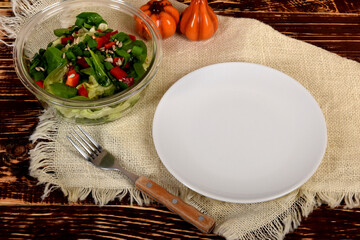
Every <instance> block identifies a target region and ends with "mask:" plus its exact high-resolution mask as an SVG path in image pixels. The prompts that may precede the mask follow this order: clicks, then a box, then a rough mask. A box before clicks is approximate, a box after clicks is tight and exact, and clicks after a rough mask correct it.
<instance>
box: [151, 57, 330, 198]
mask: <svg viewBox="0 0 360 240" xmlns="http://www.w3.org/2000/svg"><path fill="white" fill-rule="evenodd" d="M153 138H154V143H155V147H156V150H157V153H158V155H159V157H160V159H161V161H162V162H163V164H164V165H165V167H166V168H167V169H168V170H169V171H170V173H171V174H172V175H174V176H175V178H177V179H178V180H179V181H180V182H182V183H183V184H185V185H186V186H187V187H189V188H190V189H192V190H194V191H196V192H198V193H200V194H203V195H205V196H207V197H210V198H214V199H217V200H222V201H228V202H238V203H253V202H261V201H267V200H270V199H274V198H277V197H280V196H283V195H285V194H286V193H289V192H290V191H292V190H294V189H296V188H298V187H300V186H301V185H302V184H304V183H305V182H306V181H307V180H308V179H309V178H310V177H311V176H312V174H313V173H314V172H315V170H316V169H317V167H318V166H319V164H320V162H321V160H322V158H323V156H324V153H325V149H326V142H327V134H326V123H325V119H324V116H323V114H322V112H321V110H320V108H319V106H318V104H317V102H316V101H315V100H314V98H313V97H312V96H311V94H310V93H309V92H308V91H307V90H306V89H305V88H304V87H303V86H302V85H300V84H299V83H298V82H297V81H295V80H294V79H292V78H291V77H289V76H287V75H285V74H284V73H282V72H279V71H277V70H274V69H272V68H269V67H265V66H262V65H257V64H252V63H242V62H231V63H221V64H215V65H211V66H207V67H204V68H201V69H198V70H196V71H194V72H192V73H190V74H188V75H186V76H184V77H183V78H181V79H180V80H179V81H177V82H176V83H175V84H174V85H173V86H172V87H171V88H170V89H169V90H168V91H167V92H166V93H165V95H164V96H163V98H162V99H161V101H160V103H159V105H158V107H157V109H156V113H155V116H154V122H153Z"/></svg>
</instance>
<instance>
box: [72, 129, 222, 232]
mask: <svg viewBox="0 0 360 240" xmlns="http://www.w3.org/2000/svg"><path fill="white" fill-rule="evenodd" d="M77 128H78V130H80V132H79V131H77V130H76V129H74V130H73V132H74V133H71V132H70V135H71V136H72V138H71V137H69V136H66V137H67V139H68V140H69V141H70V143H71V144H72V145H73V146H74V147H75V148H76V150H77V151H78V152H79V153H80V154H81V155H82V156H83V157H84V158H85V159H86V160H88V161H89V162H91V163H92V164H94V165H95V166H96V167H99V168H101V169H104V170H117V171H120V172H121V173H123V174H124V175H125V176H127V177H128V178H129V180H130V181H131V182H132V183H134V185H135V187H136V188H137V189H139V190H140V191H141V192H143V193H145V194H146V195H148V196H149V197H150V198H152V199H154V200H155V201H157V202H159V203H162V204H163V205H165V206H166V207H167V208H168V209H169V210H171V211H173V212H175V213H176V214H178V215H179V216H180V217H181V218H183V219H184V220H185V221H187V222H189V223H191V224H192V225H194V226H195V227H197V228H198V229H199V230H201V231H202V232H204V233H209V232H211V231H212V230H213V228H214V226H215V221H214V219H213V218H211V217H209V216H207V215H205V214H203V213H201V212H200V211H198V210H197V209H196V208H194V207H192V206H190V205H189V204H187V203H185V202H184V201H183V200H182V199H181V198H179V197H177V196H175V195H173V194H171V193H169V192H168V191H167V190H165V189H164V188H163V187H161V186H160V185H158V184H157V183H155V182H154V181H152V180H150V179H149V178H147V177H145V176H138V175H136V174H134V173H132V172H129V171H128V170H126V169H124V168H123V167H122V166H120V165H119V164H118V161H116V160H115V158H114V156H113V155H111V154H110V153H109V152H108V151H107V150H106V149H104V148H103V147H102V146H100V144H99V143H97V142H96V141H95V140H94V139H93V138H92V137H91V136H90V135H89V134H88V133H87V132H85V130H84V129H82V128H81V127H80V126H77ZM73 139H74V140H73ZM76 142H77V143H76Z"/></svg>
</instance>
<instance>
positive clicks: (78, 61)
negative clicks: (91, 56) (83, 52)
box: [76, 57, 90, 68]
mask: <svg viewBox="0 0 360 240" xmlns="http://www.w3.org/2000/svg"><path fill="white" fill-rule="evenodd" d="M76 63H77V64H79V65H80V66H81V67H82V68H88V67H90V66H89V64H88V63H87V62H86V60H85V58H84V57H81V58H80V59H78V60H76Z"/></svg>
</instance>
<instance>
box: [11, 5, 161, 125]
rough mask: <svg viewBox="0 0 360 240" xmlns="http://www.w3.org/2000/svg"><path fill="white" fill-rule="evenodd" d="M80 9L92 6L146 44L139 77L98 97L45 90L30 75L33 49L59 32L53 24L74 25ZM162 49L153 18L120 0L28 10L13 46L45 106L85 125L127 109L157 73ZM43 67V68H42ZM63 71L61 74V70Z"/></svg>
mask: <svg viewBox="0 0 360 240" xmlns="http://www.w3.org/2000/svg"><path fill="white" fill-rule="evenodd" d="M82 12H96V13H98V14H99V15H100V16H102V17H103V18H104V20H105V21H106V22H107V25H108V27H109V28H111V29H114V30H117V31H118V32H124V33H126V34H129V35H132V36H135V37H136V38H137V39H139V40H142V41H144V43H145V45H146V48H147V55H146V60H145V61H144V64H143V65H144V70H145V73H143V74H142V75H141V77H139V79H137V81H136V82H135V84H133V85H131V86H129V87H127V88H126V89H123V90H121V91H120V92H118V93H115V94H113V95H109V96H102V97H100V98H96V99H91V98H90V97H89V98H86V100H84V99H81V98H76V97H73V98H65V97H61V95H56V94H52V93H50V92H49V91H45V90H44V89H43V87H44V86H39V84H37V83H36V82H35V80H34V77H33V75H32V76H31V74H30V62H31V61H32V59H33V57H34V55H35V54H36V53H38V52H39V49H41V48H43V49H46V48H47V46H48V44H49V43H50V42H53V41H54V40H55V39H56V38H57V37H56V36H55V35H54V30H55V29H66V28H68V27H70V26H72V25H74V23H75V22H76V20H77V16H78V15H79V14H80V13H82ZM136 20H137V21H139V20H140V21H142V22H143V24H144V25H145V26H146V28H147V29H148V33H149V35H150V39H149V40H145V39H142V38H141V37H140V36H139V35H137V33H136V30H135V21H136ZM93 39H95V37H93ZM68 43H69V42H68ZM161 55H162V47H161V34H160V32H159V30H158V29H157V27H156V26H155V24H154V23H153V21H152V20H151V19H150V18H149V17H148V16H147V15H146V14H144V13H143V12H142V11H140V10H139V9H137V8H135V7H133V6H132V5H130V4H128V3H126V2H124V1H120V0H97V1H92V0H73V1H63V2H58V3H55V4H53V5H50V6H48V7H46V8H44V9H42V10H41V11H40V12H38V13H37V14H35V15H34V16H32V17H31V18H30V19H29V20H28V21H27V22H26V23H25V24H24V25H23V26H22V28H21V29H20V31H19V33H18V35H17V39H16V41H15V47H14V61H15V69H16V72H17V75H18V77H19V78H20V80H21V82H22V83H23V84H24V85H25V87H26V88H27V89H28V90H29V91H30V92H31V93H33V94H34V95H35V96H36V97H37V98H38V100H39V101H40V102H41V103H42V105H43V106H44V107H45V108H52V109H54V110H55V111H56V113H57V115H58V116H61V118H62V119H64V120H66V121H70V122H74V123H76V124H88V125H94V124H102V123H106V122H110V121H113V120H116V119H118V118H120V117H122V116H124V114H126V113H127V112H129V110H130V109H132V107H133V106H134V105H135V104H136V103H137V102H138V101H139V99H140V98H141V96H142V95H143V93H144V89H146V86H147V85H148V84H149V83H150V81H151V80H152V79H153V78H154V77H155V75H156V72H157V70H158V67H159V64H160V61H161ZM63 58H64V55H63ZM70 65H71V64H70ZM67 66H69V65H67ZM94 69H95V68H94ZM37 71H39V69H37ZM42 71H44V70H43V69H42ZM54 72H55V71H54ZM93 72H95V70H94V71H93ZM62 74H63V75H64V73H62ZM95 74H96V72H95ZM49 75H50V74H49ZM72 76H73V75H72ZM45 80H46V79H45ZM45 80H44V83H45ZM44 88H45V87H44Z"/></svg>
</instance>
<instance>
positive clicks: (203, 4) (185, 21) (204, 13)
mask: <svg viewBox="0 0 360 240" xmlns="http://www.w3.org/2000/svg"><path fill="white" fill-rule="evenodd" d="M218 24H219V23H218V19H217V17H216V15H215V13H214V11H213V10H212V8H211V7H210V6H209V4H208V2H207V0H191V2H190V6H189V7H187V8H186V9H185V10H184V12H183V13H182V14H181V20H180V32H181V33H182V34H184V35H185V36H186V37H187V38H188V39H190V40H192V41H199V40H206V39H209V38H211V37H212V35H214V33H215V32H216V30H217V28H218Z"/></svg>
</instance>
